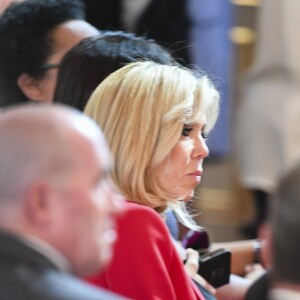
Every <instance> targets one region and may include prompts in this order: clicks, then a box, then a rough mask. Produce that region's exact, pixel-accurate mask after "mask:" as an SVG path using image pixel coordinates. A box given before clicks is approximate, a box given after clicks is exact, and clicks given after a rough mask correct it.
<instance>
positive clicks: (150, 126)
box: [85, 62, 219, 300]
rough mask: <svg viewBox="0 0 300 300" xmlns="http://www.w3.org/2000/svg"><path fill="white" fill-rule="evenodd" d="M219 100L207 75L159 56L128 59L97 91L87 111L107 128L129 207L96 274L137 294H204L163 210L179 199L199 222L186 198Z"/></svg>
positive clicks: (107, 284) (105, 283) (180, 207)
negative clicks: (158, 59)
mask: <svg viewBox="0 0 300 300" xmlns="http://www.w3.org/2000/svg"><path fill="white" fill-rule="evenodd" d="M218 100H219V94H218V92H217V91H216V90H215V88H214V87H213V86H212V84H211V83H210V81H209V80H208V78H207V77H205V76H196V75H194V74H193V73H192V72H191V71H189V70H186V69H183V68H181V67H178V66H166V65H160V64H157V63H154V62H137V63H132V64H128V65H127V66H125V67H123V68H121V69H119V70H118V71H116V72H114V73H112V74H111V75H110V76H108V77H107V78H106V79H105V80H104V81H103V82H102V83H101V84H100V85H99V86H98V88H97V89H96V90H95V91H94V93H93V94H92V96H91V98H90V99H89V101H88V104H87V106H86V108H85V113H86V114H87V115H89V116H90V117H91V118H93V119H94V120H95V121H96V122H97V123H98V124H99V126H100V127H101V128H102V130H103V131H104V134H105V135H106V138H107V140H108V143H109V145H110V148H111V151H112V153H113V155H114V159H115V166H114V171H113V179H114V181H115V183H116V185H117V187H118V188H119V189H120V191H121V193H122V194H123V195H124V197H125V198H126V199H127V202H126V206H127V213H126V214H124V216H123V217H122V218H121V220H120V222H119V224H118V241H117V243H116V247H115V254H114V259H113V262H112V264H111V265H110V266H109V268H108V269H107V270H106V271H105V272H104V273H102V274H101V275H100V274H99V275H97V276H95V277H94V278H92V279H91V282H93V283H95V284H97V285H100V286H102V287H104V288H107V289H109V290H111V291H115V292H118V293H120V294H122V295H125V296H127V297H129V298H133V299H144V300H145V299H166V300H170V299H187V300H188V299H204V297H203V296H202V294H201V293H200V292H199V290H198V289H197V288H196V287H195V285H194V283H193V282H192V280H191V279H190V278H189V276H188V274H187V272H186V271H185V269H184V266H183V263H182V261H181V259H180V257H179V255H178V253H177V251H176V249H175V246H174V243H173V242H172V239H171V236H170V234H169V231H168V229H167V227H166V225H165V223H164V221H163V218H162V213H163V212H164V211H165V210H166V208H167V207H170V206H171V207H172V208H173V209H174V210H175V211H176V213H177V214H178V215H179V217H180V219H181V221H182V222H183V223H184V224H185V225H188V226H190V227H191V228H194V229H195V228H197V225H196V224H195V223H194V222H193V221H192V219H191V218H190V217H189V215H188V214H187V212H186V210H185V208H184V202H185V201H188V200H190V199H191V198H192V196H193V193H194V188H195V187H196V185H197V184H199V183H200V181H201V176H202V173H203V166H202V164H203V160H204V159H205V158H206V157H207V155H208V153H209V150H208V148H207V145H206V142H205V139H206V136H207V134H208V132H209V131H210V130H211V128H212V127H213V125H214V123H215V121H216V118H217V114H218ZM160 214H161V215H160Z"/></svg>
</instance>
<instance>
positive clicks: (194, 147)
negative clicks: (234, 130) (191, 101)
mask: <svg viewBox="0 0 300 300" xmlns="http://www.w3.org/2000/svg"><path fill="white" fill-rule="evenodd" d="M205 125H206V117H205V116H203V117H202V118H201V120H200V121H199V122H198V123H195V124H194V125H192V126H190V125H187V126H184V128H183V130H182V134H181V137H180V139H179V141H178V142H177V144H176V145H175V147H174V148H173V149H172V151H171V152H170V154H169V155H168V156H167V157H166V159H165V160H164V161H163V162H162V163H161V165H160V166H159V167H158V174H159V175H158V176H159V183H160V185H161V187H162V188H163V189H164V190H165V191H167V192H168V193H170V196H172V197H175V198H178V199H181V200H184V201H188V200H190V199H191V198H192V197H193V195H194V189H195V187H196V186H197V185H198V184H199V183H200V181H201V176H202V173H203V167H202V164H203V160H204V158H206V157H207V156H208V154H209V150H208V147H207V145H206V142H205V138H206V133H205Z"/></svg>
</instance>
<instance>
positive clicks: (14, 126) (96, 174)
mask: <svg viewBox="0 0 300 300" xmlns="http://www.w3.org/2000/svg"><path fill="white" fill-rule="evenodd" d="M111 164H112V162H111V155H110V151H109V149H108V147H107V143H106V141H105V139H104V137H103V134H102V133H101V131H100V130H99V128H98V126H97V125H96V124H94V122H92V121H91V120H90V119H89V118H87V117H85V116H84V115H83V114H81V113H80V112H78V111H77V110H74V109H71V108H66V107H62V106H57V105H56V106H49V105H37V104H31V105H28V104H27V105H19V106H17V107H13V108H7V109H5V110H4V111H3V112H2V113H1V118H0V265H1V268H0V299H3V300H4V299H6V300H21V299H22V300H41V299H45V300H46V299H47V300H101V299H102V300H113V299H115V300H116V299H121V297H119V296H117V295H115V294H113V293H110V292H108V291H104V290H101V289H96V288H93V287H92V286H91V285H87V284H86V283H84V282H83V281H81V280H80V279H79V278H75V276H76V277H79V276H86V275H88V274H93V273H95V272H97V271H98V270H100V269H103V268H104V267H105V266H106V265H107V264H108V263H109V261H110V260H111V257H112V252H113V244H114V242H115V240H116V234H115V226H116V219H117V217H118V216H119V215H120V213H121V212H122V210H123V209H122V206H123V205H122V200H121V199H120V197H119V196H117V195H116V193H115V189H114V188H113V185H112V184H111V181H110V176H109V174H110V170H111V168H112V166H111ZM122 299H124V298H122Z"/></svg>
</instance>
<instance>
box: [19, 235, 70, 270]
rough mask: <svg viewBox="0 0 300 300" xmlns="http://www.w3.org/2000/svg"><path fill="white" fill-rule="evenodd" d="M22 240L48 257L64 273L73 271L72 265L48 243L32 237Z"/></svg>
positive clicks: (23, 237)
mask: <svg viewBox="0 0 300 300" xmlns="http://www.w3.org/2000/svg"><path fill="white" fill-rule="evenodd" d="M21 240H22V241H23V242H24V243H25V244H26V245H27V246H29V247H30V248H32V249H34V250H36V251H37V252H39V253H41V254H42V255H43V256H45V257H47V258H48V259H49V260H50V261H51V262H52V263H53V264H54V265H55V266H56V267H57V268H58V269H59V270H61V271H64V272H70V271H71V265H70V263H69V262H68V260H67V259H66V258H65V257H64V256H63V255H62V254H61V253H60V252H58V251H57V250H56V249H55V248H54V247H52V246H51V245H49V244H48V243H47V242H45V241H43V240H41V239H40V238H38V237H36V236H32V235H26V236H22V237H21Z"/></svg>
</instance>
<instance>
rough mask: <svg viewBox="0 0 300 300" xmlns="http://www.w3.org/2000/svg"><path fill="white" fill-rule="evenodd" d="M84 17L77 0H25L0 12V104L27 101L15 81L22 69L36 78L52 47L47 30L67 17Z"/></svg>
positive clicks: (75, 18)
mask: <svg viewBox="0 0 300 300" xmlns="http://www.w3.org/2000/svg"><path fill="white" fill-rule="evenodd" d="M82 19H84V6H83V3H82V1H81V0H26V1H22V2H20V3H13V4H11V5H10V6H9V7H8V8H7V9H6V10H5V12H4V13H3V14H2V15H1V16H0V36H1V39H0V93H1V94H0V96H1V103H0V106H1V107H3V106H7V105H11V104H14V103H21V102H26V101H28V100H27V99H26V97H25V95H24V94H23V93H22V91H21V90H20V88H19V87H18V85H17V79H18V77H19V76H20V74H22V73H27V74H30V75H31V76H32V77H34V78H40V77H42V76H43V75H44V74H45V70H42V69H41V68H40V67H41V66H42V64H43V63H45V61H46V59H47V58H48V56H49V55H51V53H52V51H53V49H52V47H53V45H52V41H51V39H50V38H49V33H51V31H52V30H53V29H54V28H55V27H56V26H58V25H60V24H62V23H64V22H66V21H69V20H82Z"/></svg>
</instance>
